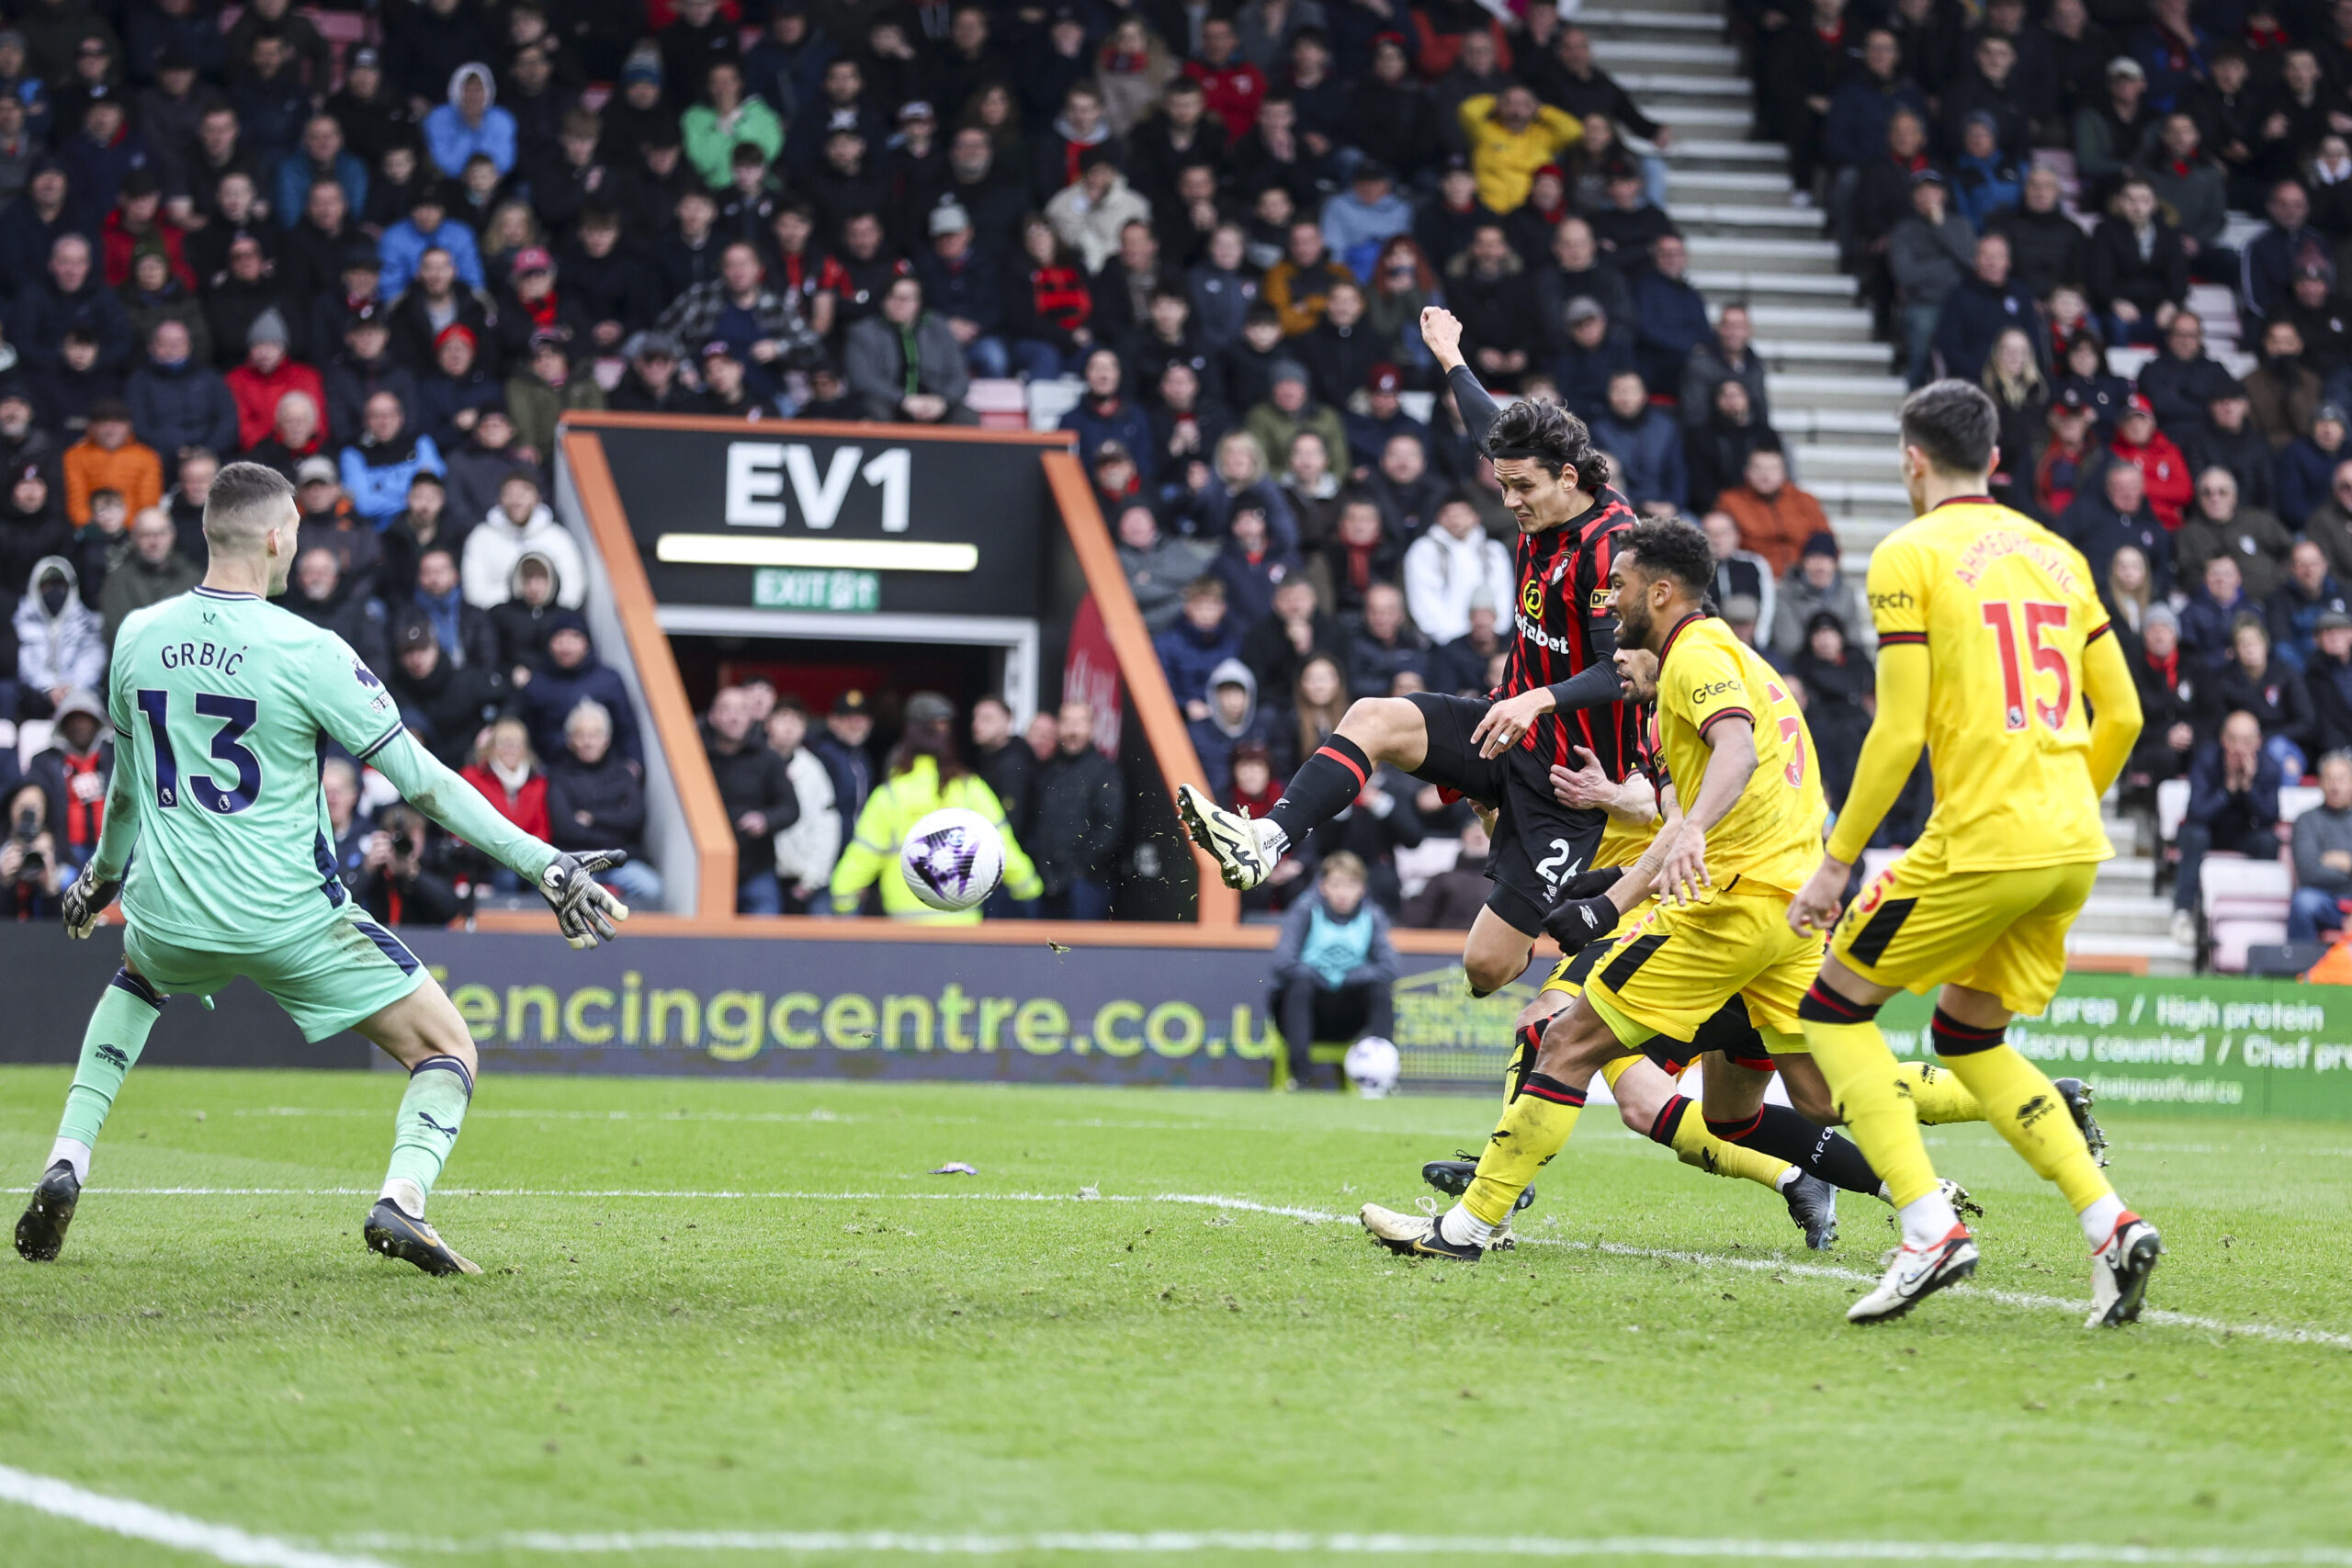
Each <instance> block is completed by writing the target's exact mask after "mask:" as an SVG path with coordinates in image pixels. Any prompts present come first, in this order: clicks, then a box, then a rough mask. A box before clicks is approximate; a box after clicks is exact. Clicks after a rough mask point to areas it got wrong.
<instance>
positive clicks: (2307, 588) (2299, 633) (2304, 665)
mask: <svg viewBox="0 0 2352 1568" xmlns="http://www.w3.org/2000/svg"><path fill="white" fill-rule="evenodd" d="M2237 559H2238V560H2239V562H2240V563H2241V564H2242V565H2243V564H2245V563H2246V562H2247V561H2248V560H2249V559H2250V558H2248V557H2245V556H2240V557H2237ZM2247 582H2248V584H2249V593H2251V584H2252V582H2253V579H2252V578H2251V577H2249V578H2248V579H2247ZM2264 597H2267V599H2268V600H2269V615H2270V637H2271V640H2272V642H2273V643H2274V644H2275V646H2276V647H2277V649H2278V657H2279V658H2280V659H2281V660H2284V661H2285V663H2286V665H2287V667H2288V668H2289V669H2290V670H2293V671H2295V672H2296V673H2297V674H2302V673H2305V672H2307V671H2310V670H2312V668H2313V666H2314V664H2315V662H2316V660H2317V659H2318V657H2319V655H2318V637H2319V623H2320V622H2321V620H2322V619H2324V617H2326V616H2328V615H2342V614H2344V613H2346V611H2352V604H2346V602H2345V594H2344V589H2343V586H2342V584H2340V583H2338V582H2337V581H2335V578H2334V577H2333V576H2331V575H2330V574H2329V572H2328V570H2327V558H2326V557H2325V556H2324V555H2322V554H2321V553H2320V548H2319V547H2318V546H2317V545H2314V544H2312V542H2311V541H2310V540H2309V539H2301V540H2297V541H2296V542H2295V543H2294V546H2293V565H2292V567H2291V568H2290V570H2289V571H2288V574H2287V580H2286V581H2285V582H2283V583H2281V584H2279V585H2278V587H2277V588H2275V589H2274V590H2273V591H2272V592H2270V593H2268V594H2267V595H2265V596H2264ZM2314 746H2315V747H2316V748H2317V750H2326V748H2325V747H2324V746H2318V745H2317V742H2314Z"/></svg>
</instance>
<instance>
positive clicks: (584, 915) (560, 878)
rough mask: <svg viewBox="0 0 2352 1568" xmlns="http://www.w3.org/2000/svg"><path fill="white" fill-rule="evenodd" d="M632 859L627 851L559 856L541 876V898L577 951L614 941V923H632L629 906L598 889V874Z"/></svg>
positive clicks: (558, 926)
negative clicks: (630, 921) (579, 948)
mask: <svg viewBox="0 0 2352 1568" xmlns="http://www.w3.org/2000/svg"><path fill="white" fill-rule="evenodd" d="M627 860H628V851H626V850H591V851H589V852H587V853H585V854H579V855H567V854H559V855H557V856H556V857H555V859H553V860H551V861H549V862H548V868H547V869H546V870H545V871H543V872H541V873H539V897H542V898H545V899H546V900H547V901H548V908H550V909H553V910H554V911H555V924H556V929H557V930H558V931H561V932H562V933H563V940H564V941H566V942H570V943H571V945H572V946H574V947H594V946H595V945H596V944H597V943H598V942H610V941H612V940H613V922H614V921H616V920H626V919H628V905H626V904H624V903H622V902H621V901H620V900H619V899H617V898H616V897H613V896H612V895H611V894H610V893H607V892H605V890H604V889H603V888H601V887H599V886H596V874H597V873H598V872H600V871H610V870H611V869H612V868H613V867H615V866H616V865H619V864H621V863H623V862H625V861H627Z"/></svg>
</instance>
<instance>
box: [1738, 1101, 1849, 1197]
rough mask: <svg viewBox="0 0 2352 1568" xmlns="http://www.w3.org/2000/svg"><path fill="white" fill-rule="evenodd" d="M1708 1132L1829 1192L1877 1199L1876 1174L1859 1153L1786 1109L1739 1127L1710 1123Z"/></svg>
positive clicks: (1765, 1112) (1770, 1110)
mask: <svg viewBox="0 0 2352 1568" xmlns="http://www.w3.org/2000/svg"><path fill="white" fill-rule="evenodd" d="M1707 1131H1708V1132H1710V1133H1713V1134H1714V1135H1715V1136H1716V1137H1718V1138H1721V1139H1722V1140H1723V1141H1724V1142H1725V1143H1727V1144H1738V1145H1742V1146H1743V1147H1746V1148H1750V1149H1754V1150H1757V1151H1758V1152H1759V1153H1762V1154H1768V1155H1773V1156H1778V1157H1780V1158H1781V1159H1784V1160H1787V1161H1788V1162H1789V1163H1790V1164H1792V1165H1794V1166H1796V1167H1797V1168H1800V1169H1802V1170H1804V1171H1805V1172H1806V1173H1808V1174H1809V1175H1813V1176H1817V1177H1819V1178H1821V1179H1822V1180H1824V1181H1826V1182H1827V1183H1829V1185H1830V1186H1832V1187H1842V1188H1844V1189H1845V1190H1847V1191H1849V1192H1861V1193H1866V1194H1868V1195H1870V1196H1871V1197H1876V1196H1877V1195H1878V1190H1879V1179H1878V1172H1877V1171H1874V1170H1872V1169H1871V1162H1870V1161H1868V1160H1866V1159H1864V1158H1863V1157H1862V1151H1861V1150H1860V1149H1858V1148H1856V1147H1855V1146H1854V1145H1852V1144H1850V1143H1849V1142H1847V1141H1846V1140H1845V1139H1844V1138H1841V1137H1839V1136H1838V1134H1837V1131H1836V1130H1835V1129H1834V1128H1829V1127H1816V1126H1815V1125H1814V1124H1813V1123H1812V1122H1808V1121H1806V1120H1805V1119H1804V1117H1803V1116H1800V1115H1798V1114H1797V1113H1796V1112H1795V1111H1792V1110H1790V1109H1789V1108H1788V1107H1787V1106H1785V1105H1767V1106H1762V1107H1760V1108H1758V1111H1757V1112H1756V1114H1755V1115H1753V1116H1751V1117H1748V1118H1747V1120H1745V1121H1741V1122H1715V1121H1710V1122H1708V1123H1707Z"/></svg>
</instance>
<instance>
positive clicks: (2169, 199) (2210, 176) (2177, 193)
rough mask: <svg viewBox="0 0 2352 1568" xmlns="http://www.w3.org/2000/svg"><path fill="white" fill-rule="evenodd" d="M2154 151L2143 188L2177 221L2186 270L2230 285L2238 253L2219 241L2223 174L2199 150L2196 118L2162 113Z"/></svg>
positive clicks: (2223, 219)
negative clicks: (2162, 123) (2146, 187)
mask: <svg viewBox="0 0 2352 1568" xmlns="http://www.w3.org/2000/svg"><path fill="white" fill-rule="evenodd" d="M2160 135H2161V139H2162V140H2161V147H2160V152H2159V155H2158V156H2155V157H2152V158H2149V159H2148V160H2146V162H2145V164H2143V167H2144V168H2145V169H2146V171H2147V172H2146V175H2145V178H2146V180H2147V182H2148V186H2149V189H2150V190H2151V191H2152V192H2153V193H2154V196H2155V198H2156V200H2157V201H2158V202H2159V203H2160V204H2161V205H2162V206H2163V208H2164V209H2165V210H2166V211H2167V212H2169V213H2170V214H2171V215H2172V220H2173V221H2174V222H2175V223H2177V225H2179V230H2180V240H2181V247H2182V249H2183V250H2185V251H2186V252H2187V253H2188V269H2189V271H2190V273H2191V274H2192V275H2194V276H2197V277H2199V278H2202V279H2204V280H2205V281H2207V282H2211V283H2222V284H2228V285H2231V286H2233V287H2234V286H2235V285H2236V283H2237V282H2238V277H2239V266H2238V258H2237V256H2236V254H2234V253H2233V252H2232V251H2230V250H2228V249H2227V248H2226V247H2224V246H2223V245H2222V231H2223V230H2224V229H2225V228H2227V226H2228V224H2229V219H2230V204H2229V190H2228V176H2227V175H2224V174H2223V173H2222V165H2221V164H2217V163H2215V162H2214V161H2213V160H2212V159H2211V158H2209V157H2207V156H2206V155H2205V150H2204V147H2203V146H2202V142H2203V140H2204V138H2203V133H2202V132H2200V131H2199V130H2198V128H2197V117H2196V116H2195V115H2194V114H2191V113H2189V112H2188V110H2187V109H2185V108H2182V109H2176V110H2175V111H2174V112H2173V113H2171V114H2168V115H2166V116H2165V121H2164V129H2163V130H2162V132H2161V133H2160Z"/></svg>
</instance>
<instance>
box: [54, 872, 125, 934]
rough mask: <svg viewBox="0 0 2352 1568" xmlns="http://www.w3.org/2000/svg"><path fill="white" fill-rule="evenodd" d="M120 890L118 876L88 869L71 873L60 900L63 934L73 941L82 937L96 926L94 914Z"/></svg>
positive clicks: (96, 927)
mask: <svg viewBox="0 0 2352 1568" xmlns="http://www.w3.org/2000/svg"><path fill="white" fill-rule="evenodd" d="M121 891H122V879H121V878H120V877H114V878H107V877H103V876H100V875H98V874H96V872H91V871H85V872H84V873H83V874H81V875H79V876H77V877H75V878H74V885H73V886H70V887H68V888H66V890H65V895H64V897H63V898H62V900H60V902H61V903H62V904H63V906H64V913H65V934H66V935H67V936H70V937H72V938H73V939H74V941H76V942H83V941H86V940H87V939H88V937H89V935H90V933H91V932H92V931H96V930H97V929H98V917H99V916H100V915H103V914H105V913H106V912H107V905H109V904H111V903H113V902H114V896H115V895H116V894H118V893H119V892H121Z"/></svg>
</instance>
